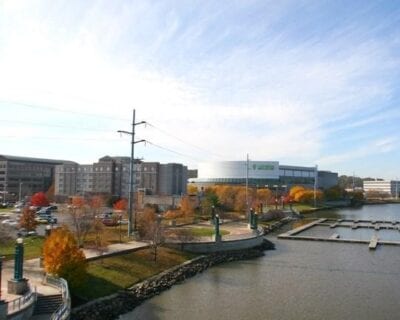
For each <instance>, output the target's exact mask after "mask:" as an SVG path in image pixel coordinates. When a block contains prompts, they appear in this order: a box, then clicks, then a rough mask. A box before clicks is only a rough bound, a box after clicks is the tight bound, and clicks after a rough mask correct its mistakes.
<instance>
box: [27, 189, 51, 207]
mask: <svg viewBox="0 0 400 320" xmlns="http://www.w3.org/2000/svg"><path fill="white" fill-rule="evenodd" d="M31 205H32V206H36V207H46V206H48V205H49V200H48V199H47V197H46V194H45V193H44V192H37V193H35V194H34V195H33V196H32V198H31Z"/></svg>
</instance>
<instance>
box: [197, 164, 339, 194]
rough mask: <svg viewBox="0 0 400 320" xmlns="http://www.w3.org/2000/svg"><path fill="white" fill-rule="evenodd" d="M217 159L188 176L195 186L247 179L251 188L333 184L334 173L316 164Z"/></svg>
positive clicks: (240, 182) (336, 178) (244, 182)
mask: <svg viewBox="0 0 400 320" xmlns="http://www.w3.org/2000/svg"><path fill="white" fill-rule="evenodd" d="M246 163H247V162H246V161H220V162H204V163H200V164H199V166H198V176H197V178H191V179H189V183H193V184H195V185H197V186H198V187H207V186H211V185H217V184H229V185H245V184H246V178H248V183H249V186H252V187H266V186H268V187H270V188H271V187H274V188H277V187H283V186H284V187H286V188H290V187H291V186H293V185H302V186H305V187H314V184H315V183H316V185H317V188H319V189H326V188H330V187H332V186H335V185H337V183H338V174H337V173H336V172H330V171H319V170H317V167H316V166H315V167H299V166H289V165H280V164H279V162H278V161H249V165H248V167H247V166H246Z"/></svg>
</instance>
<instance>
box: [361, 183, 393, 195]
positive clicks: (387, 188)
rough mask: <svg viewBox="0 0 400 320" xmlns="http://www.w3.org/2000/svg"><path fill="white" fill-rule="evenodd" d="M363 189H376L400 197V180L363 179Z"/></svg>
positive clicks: (366, 190) (375, 190) (367, 190)
mask: <svg viewBox="0 0 400 320" xmlns="http://www.w3.org/2000/svg"><path fill="white" fill-rule="evenodd" d="M363 189H364V191H365V192H369V191H374V192H379V193H382V194H386V195H389V196H391V197H393V198H395V197H398V196H399V193H400V181H398V180H372V181H363Z"/></svg>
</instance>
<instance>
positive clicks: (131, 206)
mask: <svg viewBox="0 0 400 320" xmlns="http://www.w3.org/2000/svg"><path fill="white" fill-rule="evenodd" d="M145 123H146V121H140V122H135V109H133V116H132V131H131V132H129V131H124V130H118V132H119V133H125V134H129V135H131V137H132V139H131V159H130V162H129V193H128V207H129V209H128V237H130V236H132V225H133V231H134V232H136V231H137V219H136V213H135V219H134V221H132V216H133V212H134V206H135V204H134V202H135V199H134V194H135V182H134V179H135V180H136V175H135V174H134V173H135V166H134V161H135V159H134V156H135V144H136V143H139V142H145V141H146V140H138V141H135V126H137V125H139V124H145Z"/></svg>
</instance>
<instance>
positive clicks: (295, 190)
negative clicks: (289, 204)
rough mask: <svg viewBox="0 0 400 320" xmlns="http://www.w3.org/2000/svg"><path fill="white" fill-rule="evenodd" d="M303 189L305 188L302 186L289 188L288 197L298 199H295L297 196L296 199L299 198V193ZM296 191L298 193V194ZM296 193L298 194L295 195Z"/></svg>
mask: <svg viewBox="0 0 400 320" xmlns="http://www.w3.org/2000/svg"><path fill="white" fill-rule="evenodd" d="M305 190H306V188H304V187H303V186H293V187H291V188H290V191H289V196H290V198H291V199H293V200H294V201H298V200H296V197H297V199H298V198H300V197H301V194H302V193H303V192H304V191H305ZM298 193H299V194H298ZM296 194H298V195H297V196H296Z"/></svg>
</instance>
